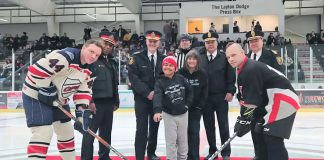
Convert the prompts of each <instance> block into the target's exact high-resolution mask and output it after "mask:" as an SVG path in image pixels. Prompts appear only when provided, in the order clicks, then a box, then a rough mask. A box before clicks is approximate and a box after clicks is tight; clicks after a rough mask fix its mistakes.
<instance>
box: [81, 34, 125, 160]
mask: <svg viewBox="0 0 324 160" xmlns="http://www.w3.org/2000/svg"><path fill="white" fill-rule="evenodd" d="M99 37H100V38H101V39H103V40H104V41H105V45H104V47H103V50H102V54H101V55H100V57H99V58H98V60H97V61H96V62H95V63H94V69H93V70H92V72H93V74H94V75H95V76H96V79H95V80H94V82H93V86H92V92H93V95H92V99H93V101H92V102H91V103H90V105H89V108H90V109H91V111H92V113H93V119H92V121H91V124H90V129H91V130H92V131H94V132H97V130H98V129H99V136H100V137H101V138H103V139H104V140H105V141H107V142H108V143H109V144H111V132H112V125H113V115H114V114H113V112H114V111H116V110H117V109H118V108H119V94H118V62H117V61H116V60H115V59H114V56H113V48H114V45H115V44H116V40H115V38H114V35H113V34H112V33H111V32H109V31H102V32H100V34H99ZM93 142H94V137H93V136H92V135H90V134H88V133H85V134H84V135H83V137H82V147H81V159H82V160H92V159H93ZM109 152H110V150H109V149H108V148H107V147H106V146H104V145H103V144H101V143H99V151H98V156H99V159H100V160H104V159H105V160H108V159H110V158H109Z"/></svg>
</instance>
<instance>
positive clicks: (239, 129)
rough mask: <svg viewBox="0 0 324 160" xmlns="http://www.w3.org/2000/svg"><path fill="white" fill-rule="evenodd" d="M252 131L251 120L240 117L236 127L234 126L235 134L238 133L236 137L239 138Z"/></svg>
mask: <svg viewBox="0 0 324 160" xmlns="http://www.w3.org/2000/svg"><path fill="white" fill-rule="evenodd" d="M250 130H251V119H250V118H245V117H241V116H238V117H237V120H236V123H235V126H234V132H236V135H237V136H238V137H242V136H244V135H245V134H247V133H248V132H250Z"/></svg>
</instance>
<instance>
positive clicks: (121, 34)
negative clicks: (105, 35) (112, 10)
mask: <svg viewBox="0 0 324 160" xmlns="http://www.w3.org/2000/svg"><path fill="white" fill-rule="evenodd" d="M126 32H127V31H126V30H125V29H124V28H123V26H122V25H119V28H118V30H117V37H118V40H119V41H122V40H123V38H124V36H125V34H126Z"/></svg>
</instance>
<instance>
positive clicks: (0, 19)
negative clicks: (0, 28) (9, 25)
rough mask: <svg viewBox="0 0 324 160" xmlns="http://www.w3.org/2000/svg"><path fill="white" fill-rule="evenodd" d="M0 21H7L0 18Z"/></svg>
mask: <svg viewBox="0 0 324 160" xmlns="http://www.w3.org/2000/svg"><path fill="white" fill-rule="evenodd" d="M0 21H4V22H8V20H6V19H2V18H0Z"/></svg>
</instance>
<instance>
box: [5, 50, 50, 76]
mask: <svg viewBox="0 0 324 160" xmlns="http://www.w3.org/2000/svg"><path fill="white" fill-rule="evenodd" d="M45 53H47V52H46V51H44V52H40V54H37V55H36V56H35V57H33V61H34V60H35V59H36V58H39V57H40V56H42V55H44V54H45ZM29 63H30V62H27V63H26V64H24V65H23V66H22V67H21V68H19V69H18V70H16V71H15V73H14V74H11V75H9V76H8V77H6V78H5V79H4V81H6V80H8V79H9V78H11V77H12V75H15V74H17V73H19V72H20V71H22V70H24V69H26V68H27V67H28V66H29ZM13 67H14V66H13Z"/></svg>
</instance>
